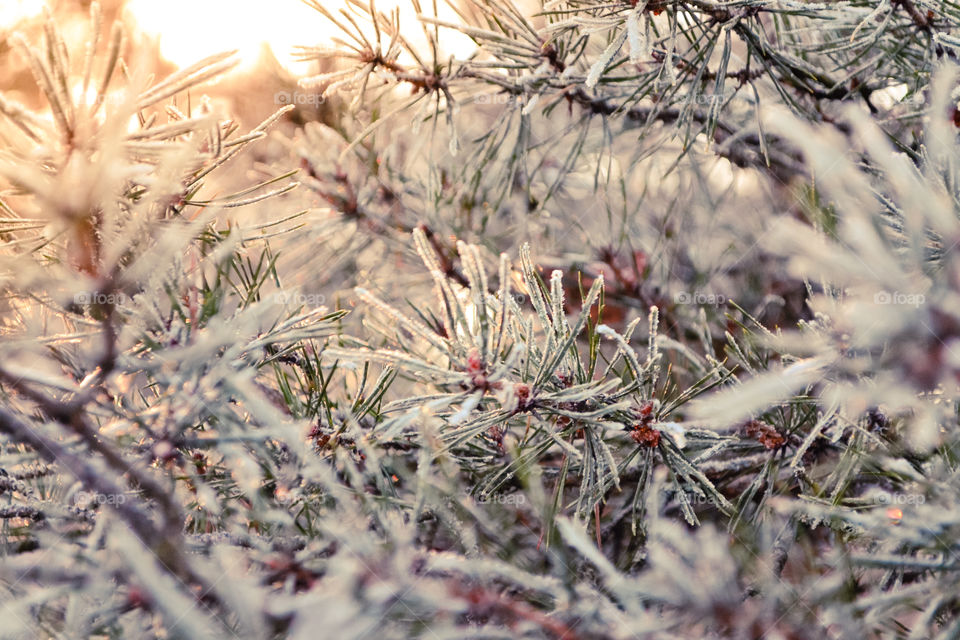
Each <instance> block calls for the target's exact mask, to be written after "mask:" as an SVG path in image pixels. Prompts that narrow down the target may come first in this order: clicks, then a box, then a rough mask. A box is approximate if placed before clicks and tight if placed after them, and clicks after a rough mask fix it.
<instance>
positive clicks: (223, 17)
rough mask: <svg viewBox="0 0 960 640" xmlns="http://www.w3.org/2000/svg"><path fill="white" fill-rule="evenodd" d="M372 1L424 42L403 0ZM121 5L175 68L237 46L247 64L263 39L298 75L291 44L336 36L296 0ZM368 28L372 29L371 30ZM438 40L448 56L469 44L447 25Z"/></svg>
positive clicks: (327, 41) (166, 0)
mask: <svg viewBox="0 0 960 640" xmlns="http://www.w3.org/2000/svg"><path fill="white" fill-rule="evenodd" d="M342 5H343V2H342V0H340V1H339V2H337V1H334V2H329V3H327V2H325V3H324V6H326V7H328V8H330V9H331V10H336V9H338V8H339V6H342ZM376 6H377V10H378V11H381V12H384V13H388V12H390V11H391V10H393V9H394V8H396V7H399V9H400V24H401V27H402V28H403V31H404V35H405V36H406V37H407V38H408V40H409V41H410V42H411V44H412V45H414V46H421V45H422V44H424V43H425V37H424V35H423V30H422V29H421V27H420V25H419V24H418V22H417V19H416V13H415V12H414V10H413V7H412V4H411V3H410V2H409V0H380V2H377V5H376ZM126 9H127V11H128V12H129V13H130V14H131V15H132V17H133V18H134V20H135V21H136V22H137V25H138V27H139V28H140V29H142V30H143V31H144V32H145V33H146V34H148V35H150V36H154V37H157V38H159V45H160V53H161V55H162V56H163V57H164V58H166V59H167V60H169V61H170V62H172V63H174V64H175V65H177V66H181V67H182V66H186V65H189V64H192V63H194V62H196V61H198V60H200V59H202V58H204V57H206V56H209V55H212V54H214V53H219V52H221V51H229V50H233V49H237V50H239V52H240V57H241V65H242V66H246V67H248V68H249V67H250V66H252V65H253V64H255V63H256V62H257V60H258V58H259V55H260V52H261V48H262V47H263V45H264V44H266V45H268V46H269V47H270V49H271V50H272V51H273V54H274V55H275V56H276V57H277V59H278V60H279V61H280V63H281V64H282V65H283V66H284V67H286V68H287V69H288V70H289V71H290V72H291V73H294V74H296V75H304V74H306V73H308V72H309V63H304V62H298V61H296V60H295V59H294V51H295V50H294V47H296V46H297V45H308V46H315V45H332V44H333V38H334V37H335V36H336V35H337V27H336V26H334V25H332V24H330V23H329V21H328V20H327V19H326V18H324V17H323V16H322V15H321V14H320V13H318V12H317V11H315V10H313V9H311V8H310V7H308V6H306V5H305V4H303V3H302V2H299V1H298V0H280V1H278V2H272V3H269V4H268V6H264V4H263V3H256V2H249V3H245V2H222V1H216V0H162V1H159V2H158V1H157V0H129V2H128V3H127V5H126ZM444 9H446V11H444ZM439 13H440V18H441V19H445V20H449V21H455V20H456V19H457V18H456V14H455V13H454V12H453V10H451V9H450V8H449V7H445V6H444V7H440V9H439ZM358 22H359V21H358ZM369 32H370V34H372V33H373V29H372V28H371V29H370V30H369ZM342 39H344V40H347V39H348V38H342ZM441 39H442V43H443V46H444V50H445V52H446V53H447V54H448V55H450V54H452V55H456V56H465V55H469V54H470V53H471V52H472V51H473V48H474V45H473V42H472V41H471V40H470V39H469V38H467V37H466V36H463V35H461V34H456V33H453V32H451V31H450V30H449V29H448V30H441Z"/></svg>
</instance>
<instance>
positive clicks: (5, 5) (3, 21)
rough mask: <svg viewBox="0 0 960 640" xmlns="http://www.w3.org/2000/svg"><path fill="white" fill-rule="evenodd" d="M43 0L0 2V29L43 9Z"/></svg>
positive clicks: (5, 0) (8, 0) (4, 0)
mask: <svg viewBox="0 0 960 640" xmlns="http://www.w3.org/2000/svg"><path fill="white" fill-rule="evenodd" d="M44 4H45V3H44V0H3V2H2V3H0V31H4V30H5V28H6V27H7V26H10V25H15V24H17V23H18V22H20V21H21V20H23V19H25V18H32V17H33V16H35V15H37V14H39V13H40V12H41V11H43V7H44Z"/></svg>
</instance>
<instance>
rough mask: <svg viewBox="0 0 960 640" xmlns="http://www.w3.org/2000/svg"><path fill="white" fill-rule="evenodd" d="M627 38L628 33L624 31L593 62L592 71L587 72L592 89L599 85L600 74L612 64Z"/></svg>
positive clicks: (588, 82)
mask: <svg viewBox="0 0 960 640" xmlns="http://www.w3.org/2000/svg"><path fill="white" fill-rule="evenodd" d="M626 40H627V33H626V31H623V32H621V33H620V34H619V35H618V36H617V37H616V38H614V40H613V42H611V43H610V44H609V45H608V46H607V48H606V49H605V50H604V52H603V54H602V55H601V56H600V57H599V58H598V59H597V60H596V62H594V63H593V66H591V67H590V73H588V74H587V82H586V85H587V87H589V88H590V89H592V88H594V87H595V86H597V82H599V81H600V75H601V74H602V73H603V71H604V69H606V68H607V66H608V65H609V64H610V61H611V60H613V56H615V55H617V52H618V51H620V47H622V46H623V43H624V42H626Z"/></svg>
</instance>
